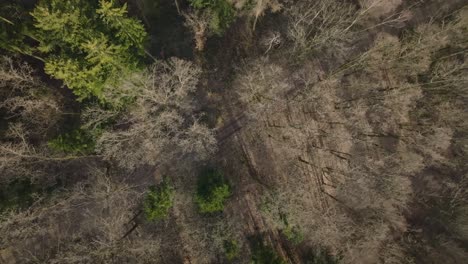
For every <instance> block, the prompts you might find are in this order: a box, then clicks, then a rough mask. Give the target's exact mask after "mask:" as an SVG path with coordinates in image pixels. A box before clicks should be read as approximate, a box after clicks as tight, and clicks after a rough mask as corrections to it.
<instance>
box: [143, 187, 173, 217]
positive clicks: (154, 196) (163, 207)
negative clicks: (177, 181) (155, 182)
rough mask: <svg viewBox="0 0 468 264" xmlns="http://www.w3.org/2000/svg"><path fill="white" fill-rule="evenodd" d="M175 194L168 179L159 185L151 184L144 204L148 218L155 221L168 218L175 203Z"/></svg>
mask: <svg viewBox="0 0 468 264" xmlns="http://www.w3.org/2000/svg"><path fill="white" fill-rule="evenodd" d="M173 194H174V193H173V188H172V187H171V186H170V185H169V183H167V181H166V180H164V181H163V182H162V183H161V184H160V185H159V186H157V187H156V186H151V187H150V190H149V192H148V194H147V195H146V198H145V201H144V204H143V210H144V212H145V215H146V219H148V220H149V221H154V220H161V219H164V218H166V217H167V216H168V214H169V209H171V207H172V204H173Z"/></svg>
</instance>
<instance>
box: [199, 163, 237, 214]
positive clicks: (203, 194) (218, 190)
mask: <svg viewBox="0 0 468 264" xmlns="http://www.w3.org/2000/svg"><path fill="white" fill-rule="evenodd" d="M230 195H231V189H230V187H229V185H228V183H227V182H226V180H225V179H224V176H223V174H222V173H221V172H220V171H218V170H214V169H205V170H204V171H203V172H202V173H201V175H200V176H199V178H198V183H197V194H196V197H195V201H196V203H197V204H198V208H199V210H200V212H201V213H213V212H220V211H223V210H224V202H225V201H226V199H227V198H228V197H229V196H230Z"/></svg>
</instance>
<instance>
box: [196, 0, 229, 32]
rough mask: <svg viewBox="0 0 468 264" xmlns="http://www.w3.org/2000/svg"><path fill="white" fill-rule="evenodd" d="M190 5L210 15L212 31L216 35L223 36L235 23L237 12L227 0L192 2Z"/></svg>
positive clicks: (199, 0)
mask: <svg viewBox="0 0 468 264" xmlns="http://www.w3.org/2000/svg"><path fill="white" fill-rule="evenodd" d="M190 3H191V5H192V6H193V7H194V8H196V9H201V10H205V11H206V12H208V13H209V14H210V17H211V20H210V29H211V30H212V31H213V32H214V33H215V34H218V35H221V34H222V33H223V32H224V31H225V30H226V29H227V28H228V27H229V25H230V24H231V23H232V22H233V21H234V18H235V15H236V11H235V9H234V7H233V6H232V4H231V3H229V2H228V1H226V0H190Z"/></svg>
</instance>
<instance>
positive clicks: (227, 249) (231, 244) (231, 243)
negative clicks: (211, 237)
mask: <svg viewBox="0 0 468 264" xmlns="http://www.w3.org/2000/svg"><path fill="white" fill-rule="evenodd" d="M223 248H224V254H225V255H226V258H227V259H228V260H233V259H234V258H236V257H237V256H239V245H238V244H237V241H235V240H233V239H230V240H224V242H223Z"/></svg>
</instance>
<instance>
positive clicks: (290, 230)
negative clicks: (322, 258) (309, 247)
mask: <svg viewBox="0 0 468 264" xmlns="http://www.w3.org/2000/svg"><path fill="white" fill-rule="evenodd" d="M282 232H283V234H284V235H285V236H286V238H287V239H288V240H289V241H291V243H293V244H294V245H298V244H300V243H301V242H302V241H304V234H303V233H302V231H301V230H300V229H299V228H298V227H296V226H293V227H292V226H289V225H288V226H286V228H284V229H283V230H282Z"/></svg>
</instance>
